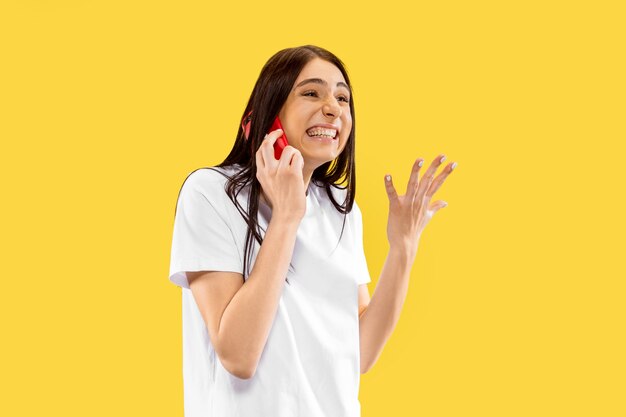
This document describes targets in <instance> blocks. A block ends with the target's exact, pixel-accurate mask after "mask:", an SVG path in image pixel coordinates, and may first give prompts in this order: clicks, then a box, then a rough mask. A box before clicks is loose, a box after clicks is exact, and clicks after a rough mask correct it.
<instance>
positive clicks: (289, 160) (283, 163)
mask: <svg viewBox="0 0 626 417" xmlns="http://www.w3.org/2000/svg"><path fill="white" fill-rule="evenodd" d="M299 153H300V151H298V150H297V149H296V148H294V147H293V146H291V145H287V146H285V148H284V149H283V153H282V154H281V155H280V159H279V160H278V170H279V171H282V170H288V169H290V168H291V165H292V164H295V163H296V161H294V156H295V155H296V154H299Z"/></svg>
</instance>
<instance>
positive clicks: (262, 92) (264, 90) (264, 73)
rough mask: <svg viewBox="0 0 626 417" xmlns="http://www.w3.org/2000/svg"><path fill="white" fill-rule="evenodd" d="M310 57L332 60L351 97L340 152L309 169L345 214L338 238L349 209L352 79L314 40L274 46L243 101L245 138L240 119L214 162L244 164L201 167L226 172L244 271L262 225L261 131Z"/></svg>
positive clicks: (353, 176)
mask: <svg viewBox="0 0 626 417" xmlns="http://www.w3.org/2000/svg"><path fill="white" fill-rule="evenodd" d="M314 58H321V59H323V60H325V61H328V62H330V63H332V64H334V65H335V66H336V67H337V68H338V69H339V70H340V71H341V73H342V74H343V77H344V79H345V80H346V83H347V84H348V86H349V87H350V93H351V94H350V97H351V98H350V101H349V105H350V112H351V115H352V130H351V131H350V135H349V136H348V141H347V143H346V146H345V148H344V149H343V151H342V152H341V154H340V155H339V156H338V157H337V158H335V159H334V160H333V161H329V162H326V163H324V164H322V165H320V166H319V167H317V169H315V171H313V174H312V176H311V181H313V183H314V184H315V185H318V186H320V187H324V189H325V190H326V193H327V195H328V197H329V199H330V201H331V202H332V204H333V205H334V206H335V208H336V209H337V210H338V211H339V212H340V213H343V214H344V219H343V225H342V228H341V234H340V236H339V240H340V241H341V237H342V236H343V230H344V227H345V223H346V215H347V213H350V211H352V206H353V204H354V197H355V192H356V173H355V162H354V154H355V143H354V141H355V125H356V123H355V114H354V95H353V93H352V86H351V84H350V79H349V78H348V73H347V72H346V69H345V68H344V65H343V62H341V60H340V59H339V58H337V57H336V56H335V55H334V54H332V53H331V52H329V51H327V50H326V49H324V48H320V47H318V46H314V45H304V46H299V47H294V48H287V49H283V50H281V51H278V52H277V53H276V54H274V56H272V57H271V58H270V59H269V60H268V61H267V63H266V64H265V65H264V66H263V68H262V70H261V73H260V75H259V78H258V79H257V82H256V84H255V86H254V89H253V90H252V94H251V95H250V98H249V100H248V104H247V105H246V108H245V110H244V112H243V114H242V116H241V120H243V119H244V117H245V116H246V115H248V113H249V112H250V111H251V110H252V109H254V112H253V113H252V118H251V123H250V135H249V139H248V140H246V139H245V137H244V131H243V129H242V127H241V125H240V126H238V132H237V139H236V140H235V144H234V145H233V148H232V149H231V151H230V153H229V154H228V156H227V157H226V159H225V160H224V161H223V162H222V163H220V164H218V165H215V167H227V166H231V165H234V164H238V165H240V166H241V167H242V169H241V170H240V171H238V172H237V173H236V174H234V175H233V176H232V177H230V176H227V175H226V174H224V173H222V172H221V171H219V170H215V169H213V168H211V167H204V168H199V169H213V170H215V171H217V172H219V173H220V174H222V175H224V176H226V177H227V178H228V181H227V184H226V187H225V191H226V194H227V195H228V197H229V198H230V199H231V201H232V202H233V203H234V204H235V207H237V210H238V211H239V213H240V214H241V216H242V217H243V218H244V220H245V221H246V223H247V224H248V233H247V235H246V243H245V250H244V265H243V269H244V270H243V271H242V273H243V275H244V277H245V276H247V270H248V269H249V265H250V262H249V260H250V257H251V255H252V253H251V250H252V245H253V241H252V238H253V237H254V238H255V239H256V241H257V242H259V245H260V244H262V243H263V237H262V236H261V227H260V226H259V224H258V220H257V215H258V210H259V197H260V194H261V184H260V183H259V181H258V179H257V178H256V158H255V155H256V151H257V150H258V149H259V147H260V146H261V143H262V142H263V139H264V136H265V134H266V133H267V132H268V130H269V129H270V127H271V125H272V122H273V121H274V119H275V118H276V116H277V115H278V113H279V111H280V110H281V108H282V107H283V105H284V103H285V102H286V101H287V98H288V97H289V94H290V92H291V89H292V87H293V85H294V83H295V81H296V79H297V78H298V75H299V74H300V72H301V71H302V69H303V68H304V66H305V65H306V64H307V63H308V62H309V61H311V60H313V59H314ZM196 171H197V170H196ZM194 172H195V171H194ZM189 175H191V174H189ZM340 180H341V181H340ZM185 181H186V179H185ZM344 182H345V183H346V185H345V186H343V187H342V186H340V185H339V184H343V183H344ZM248 185H250V198H249V201H248V208H247V210H244V209H243V208H242V207H241V206H240V204H239V202H238V201H237V195H238V194H239V192H241V190H242V189H243V188H244V187H246V186H248ZM330 187H335V188H338V189H342V190H345V189H347V193H346V199H345V201H343V202H342V203H341V204H340V203H339V202H337V201H335V199H334V197H333V195H332V192H331V189H330ZM181 189H182V187H181ZM179 196H180V191H179ZM337 244H339V242H337ZM290 266H291V264H290ZM291 267H292V266H291ZM244 281H245V278H244ZM287 283H289V281H287Z"/></svg>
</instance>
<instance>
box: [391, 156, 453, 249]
mask: <svg viewBox="0 0 626 417" xmlns="http://www.w3.org/2000/svg"><path fill="white" fill-rule="evenodd" d="M445 159H446V157H445V155H443V154H441V155H439V156H437V158H435V160H434V161H433V162H432V163H431V164H430V166H429V167H428V169H427V170H426V172H425V173H424V175H423V176H422V179H421V180H418V174H419V171H420V168H421V166H422V164H423V162H424V159H423V158H418V159H416V160H415V163H414V164H413V170H412V171H411V177H410V178H409V183H408V184H407V187H406V194H404V195H402V196H399V195H398V193H397V192H396V189H395V187H394V185H393V181H392V179H391V176H390V175H387V176H386V177H385V187H386V190H387V197H389V218H388V220H387V239H388V240H389V245H390V248H392V249H400V250H405V251H406V250H408V251H409V253H410V254H412V255H415V253H416V252H417V247H418V244H419V239H420V236H421V235H422V231H423V230H424V228H425V227H426V225H427V224H428V222H429V221H430V219H431V218H432V217H433V215H434V214H435V213H436V212H437V211H438V210H439V209H441V208H443V207H445V206H447V205H448V203H446V202H445V201H443V200H438V201H435V202H434V203H432V204H430V200H431V199H432V197H433V195H434V194H435V192H436V191H437V190H438V189H439V187H441V185H442V184H443V182H444V181H445V179H446V178H447V177H448V175H450V173H451V172H452V170H453V169H454V168H455V167H456V165H457V164H456V162H455V163H453V164H448V165H447V166H446V167H445V168H444V169H443V171H441V172H440V173H439V175H437V177H436V178H435V172H436V171H437V168H438V167H439V166H440V165H441V164H442V163H443V162H444V161H445Z"/></svg>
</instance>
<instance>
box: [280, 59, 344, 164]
mask: <svg viewBox="0 0 626 417" xmlns="http://www.w3.org/2000/svg"><path fill="white" fill-rule="evenodd" d="M311 80H313V81H311ZM350 100H351V97H350V89H349V88H348V86H347V84H346V80H345V79H344V77H343V74H342V73H341V71H339V68H337V67H336V66H335V65H334V64H332V63H330V62H328V61H325V60H323V59H320V58H314V59H313V60H311V61H309V62H308V63H307V64H306V65H305V67H304V68H303V69H302V71H300V75H298V78H297V79H296V81H295V83H294V85H293V89H292V90H291V93H289V97H288V98H287V101H286V102H285V104H284V105H283V107H282V109H281V110H280V112H279V114H278V117H279V118H280V121H281V124H282V126H283V129H284V131H285V134H286V135H287V140H288V141H289V145H291V146H293V147H294V148H296V149H298V150H299V151H300V153H301V154H302V157H303V158H304V169H305V170H306V171H309V172H312V171H313V170H315V168H317V167H319V166H320V165H322V164H324V163H326V162H329V161H332V160H334V159H335V158H336V157H337V156H339V154H340V153H341V151H343V149H344V147H345V146H346V142H347V141H348V136H350V131H351V130H352V115H351V114H350ZM316 125H322V126H325V127H324V129H323V130H317V131H313V133H314V134H315V133H317V134H318V135H320V134H321V135H322V136H310V135H309V134H308V133H307V131H309V132H310V131H311V130H310V129H311V127H313V126H316ZM326 129H330V131H328V130H326ZM332 130H336V131H337V133H336V134H335V137H334V138H329V137H326V136H324V135H325V134H329V133H330V134H332V133H333V132H332Z"/></svg>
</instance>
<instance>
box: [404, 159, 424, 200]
mask: <svg viewBox="0 0 626 417" xmlns="http://www.w3.org/2000/svg"><path fill="white" fill-rule="evenodd" d="M423 164H424V159H423V158H418V159H416V160H415V162H414V163H413V169H412V170H411V177H410V178H409V183H408V184H407V185H406V195H407V197H408V198H409V199H410V200H411V201H413V199H414V198H415V193H416V192H417V185H418V183H419V181H418V180H419V172H420V168H421V167H422V165H423Z"/></svg>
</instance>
